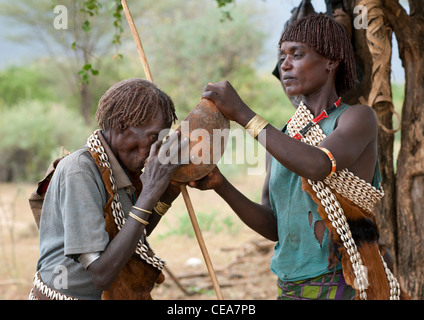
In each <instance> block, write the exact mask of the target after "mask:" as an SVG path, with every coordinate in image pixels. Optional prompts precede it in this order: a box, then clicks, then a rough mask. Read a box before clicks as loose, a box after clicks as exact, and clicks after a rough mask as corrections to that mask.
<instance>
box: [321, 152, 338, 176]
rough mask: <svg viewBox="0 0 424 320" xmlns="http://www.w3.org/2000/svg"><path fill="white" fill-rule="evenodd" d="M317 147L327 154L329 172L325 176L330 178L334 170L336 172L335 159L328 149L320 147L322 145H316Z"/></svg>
mask: <svg viewBox="0 0 424 320" xmlns="http://www.w3.org/2000/svg"><path fill="white" fill-rule="evenodd" d="M318 149H320V150H321V151H323V152H324V153H325V154H326V155H327V157H328V159H330V161H331V172H330V174H329V175H328V176H327V178H330V177H331V176H332V175H333V174H334V172H336V159H335V158H334V156H333V154H332V153H331V152H330V151H329V150H328V149H326V148H322V147H318Z"/></svg>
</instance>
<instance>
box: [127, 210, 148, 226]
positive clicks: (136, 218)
mask: <svg viewBox="0 0 424 320" xmlns="http://www.w3.org/2000/svg"><path fill="white" fill-rule="evenodd" d="M128 216H130V217H131V218H133V219H135V220H137V221H138V222H140V223H142V224H144V225H145V226H147V225H148V224H149V222H148V221H146V220H144V219H141V218H140V217H139V216H137V215H135V214H134V213H132V212H131V211H130V213H128Z"/></svg>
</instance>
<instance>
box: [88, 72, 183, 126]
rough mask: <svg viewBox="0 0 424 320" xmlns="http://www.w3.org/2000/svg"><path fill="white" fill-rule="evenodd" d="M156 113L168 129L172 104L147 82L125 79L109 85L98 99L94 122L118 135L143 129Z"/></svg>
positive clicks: (173, 115)
mask: <svg viewBox="0 0 424 320" xmlns="http://www.w3.org/2000/svg"><path fill="white" fill-rule="evenodd" d="M158 113H161V114H162V115H163V118H164V120H165V122H166V123H167V124H168V125H169V126H171V124H172V123H175V120H177V116H176V114H175V107H174V103H173V102H172V100H171V98H170V97H169V96H168V95H167V94H166V93H164V92H163V91H162V90H160V89H159V88H158V87H156V85H154V84H153V83H152V82H150V81H148V80H144V79H127V80H123V81H120V82H118V83H116V84H115V85H113V86H112V87H111V88H109V90H107V91H106V93H105V94H104V95H103V96H102V97H101V99H100V101H99V105H98V107H97V112H96V118H97V123H98V126H99V128H100V129H102V130H107V129H117V130H118V131H122V130H125V129H126V128H128V127H130V126H133V127H138V126H140V125H143V124H144V123H145V122H147V121H149V120H151V119H155V117H156V115H157V114H158Z"/></svg>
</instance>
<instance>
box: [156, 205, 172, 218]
mask: <svg viewBox="0 0 424 320" xmlns="http://www.w3.org/2000/svg"><path fill="white" fill-rule="evenodd" d="M169 208H171V205H170V204H167V203H165V202H163V201H159V202H158V203H157V204H156V206H155V207H154V208H153V210H155V212H156V213H157V214H158V215H160V216H163V215H164V214H165V213H166V212H167V211H168V209H169Z"/></svg>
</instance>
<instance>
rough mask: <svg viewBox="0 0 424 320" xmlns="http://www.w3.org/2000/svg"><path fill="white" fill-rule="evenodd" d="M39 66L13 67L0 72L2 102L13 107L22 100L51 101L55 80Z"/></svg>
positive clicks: (0, 97)
mask: <svg viewBox="0 0 424 320" xmlns="http://www.w3.org/2000/svg"><path fill="white" fill-rule="evenodd" d="M44 71H45V70H43V69H42V68H40V66H39V65H37V64H31V65H27V66H25V67H21V66H11V67H9V68H7V69H4V70H1V71H0V101H2V104H3V105H4V106H5V107H11V106H13V105H14V104H16V103H18V102H21V101H22V100H31V99H38V100H51V99H52V98H53V96H54V95H55V92H54V83H55V80H54V79H53V78H52V77H51V75H50V74H48V73H46V72H44Z"/></svg>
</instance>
